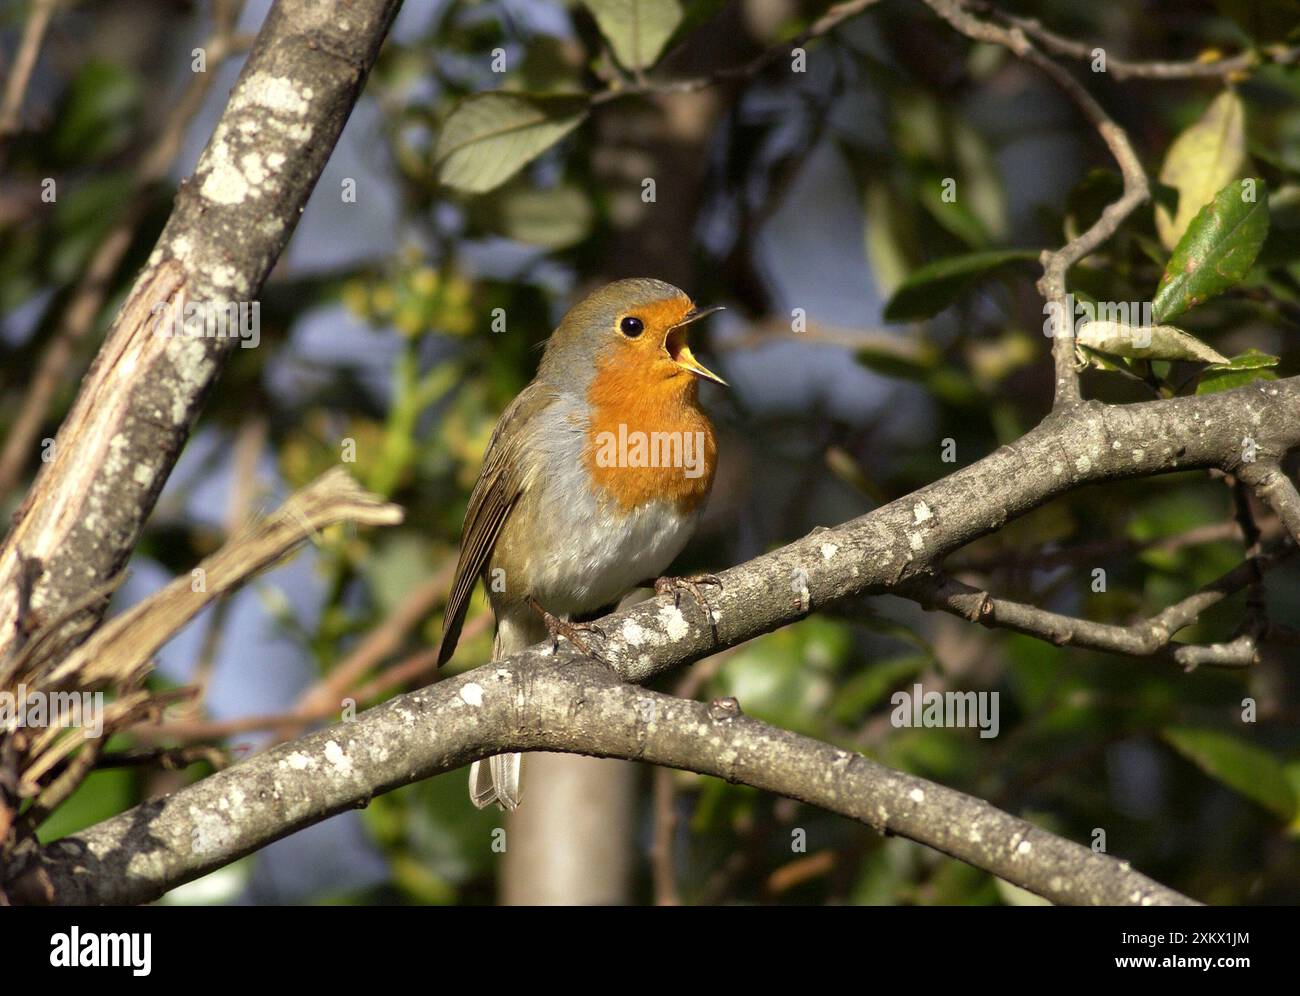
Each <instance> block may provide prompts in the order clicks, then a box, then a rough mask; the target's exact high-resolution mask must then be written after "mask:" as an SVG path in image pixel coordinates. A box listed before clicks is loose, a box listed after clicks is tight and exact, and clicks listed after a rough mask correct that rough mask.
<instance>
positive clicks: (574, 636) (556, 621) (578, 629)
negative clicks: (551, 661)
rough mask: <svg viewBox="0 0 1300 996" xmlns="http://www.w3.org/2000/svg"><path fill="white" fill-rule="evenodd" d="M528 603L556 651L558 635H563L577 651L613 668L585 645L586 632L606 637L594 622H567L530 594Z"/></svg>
mask: <svg viewBox="0 0 1300 996" xmlns="http://www.w3.org/2000/svg"><path fill="white" fill-rule="evenodd" d="M528 605H529V607H530V608H531V609H532V610H533V611H534V612H536V613H537V614H538V615H539V616H541V617H542V622H543V623H544V624H545V625H546V632H547V633H549V634H550V637H551V643H552V647H553V648H554V650H555V651H556V652H558V651H559V649H560V637H564V638H565V639H566V640H568V641H569V642H570V643H572V644H573V645H574V646H575V647H577V648H578V650H579V651H581V652H582V653H583V654H585V655H586V656H587V657H590V658H591V659H592V660H594V661H596V662H597V663H598V664H603V665H605V667H607V668H611V669H612V668H613V665H612V664H610V662H609V661H607V660H606V659H605V658H604V657H602V656H601V655H600V654H598V653H596V651H594V650H592V649H591V647H589V646H587V642H586V641H585V640H584V639H583V635H584V634H587V633H595V634H596V635H597V636H598V637H600V638H601V639H602V640H604V639H606V638H607V637H606V635H605V631H604V630H603V629H602V628H601V627H600V626H597V625H596V624H595V623H575V622H569V621H568V620H567V619H561V618H560V617H559V616H556V615H552V614H551V613H550V612H547V611H546V609H545V608H544V607H543V606H542V604H541V603H540V602H538V601H537V599H535V598H532V597H531V596H530V597H529V599H528Z"/></svg>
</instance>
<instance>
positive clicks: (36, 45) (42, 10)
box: [0, 0, 58, 163]
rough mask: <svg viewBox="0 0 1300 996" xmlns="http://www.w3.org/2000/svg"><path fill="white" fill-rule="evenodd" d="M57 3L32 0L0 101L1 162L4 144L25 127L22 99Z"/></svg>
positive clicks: (54, 1) (54, 0) (56, 1)
mask: <svg viewBox="0 0 1300 996" xmlns="http://www.w3.org/2000/svg"><path fill="white" fill-rule="evenodd" d="M57 6H58V0H32V5H31V10H30V11H29V12H28V14H27V22H26V24H25V25H24V26H23V37H22V41H20V42H19V43H18V55H17V56H16V57H15V58H14V66H13V69H11V70H10V72H9V78H8V79H7V80H6V81H5V90H4V99H3V101H0V163H2V162H3V153H4V148H5V145H6V144H7V142H8V139H9V137H10V136H11V135H13V134H14V133H15V132H17V131H18V130H19V129H20V128H21V127H22V111H23V98H24V97H25V96H26V94H27V84H28V83H30V82H31V79H32V70H33V69H35V68H36V57H37V56H38V55H39V54H40V51H41V42H42V41H44V39H45V29H46V28H48V27H49V26H50V18H51V17H53V16H54V8H55V7H57Z"/></svg>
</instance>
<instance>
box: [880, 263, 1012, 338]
mask: <svg viewBox="0 0 1300 996" xmlns="http://www.w3.org/2000/svg"><path fill="white" fill-rule="evenodd" d="M1037 258H1038V253H1037V252H1036V251H1034V250H1029V249H990V250H988V251H986V252H972V253H967V254H965V255H963V256H950V257H948V258H947V259H941V260H937V261H936V262H933V263H927V264H925V266H922V267H921V268H920V269H918V270H917V271H916V272H915V273H913V274H912V275H911V276H909V277H908V278H907V279H906V280H904V281H903V284H902V286H901V287H899V288H898V290H897V291H895V292H894V295H893V296H892V297H891V298H890V299H889V303H888V304H886V305H885V320H886V321H889V322H906V321H913V320H916V319H921V318H929V317H930V316H931V315H937V314H938V313H939V312H941V311H942V310H943V309H944V308H946V307H948V305H950V304H952V302H953V301H955V300H956V299H957V296H958V295H959V294H961V292H962V291H964V290H965V289H966V288H967V287H969V286H970V285H971V284H973V283H975V282H976V281H978V280H979V279H980V278H982V277H985V276H988V275H989V274H990V273H992V272H993V271H995V270H997V269H1000V268H1001V267H1003V266H1006V265H1007V264H1009V263H1017V262H1024V261H1026V260H1034V259H1037Z"/></svg>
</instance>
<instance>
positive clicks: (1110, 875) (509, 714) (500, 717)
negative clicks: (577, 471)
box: [17, 377, 1300, 903]
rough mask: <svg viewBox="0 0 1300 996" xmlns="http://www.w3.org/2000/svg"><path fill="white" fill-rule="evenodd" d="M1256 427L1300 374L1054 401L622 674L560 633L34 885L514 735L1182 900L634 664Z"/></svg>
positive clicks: (666, 600)
mask: <svg viewBox="0 0 1300 996" xmlns="http://www.w3.org/2000/svg"><path fill="white" fill-rule="evenodd" d="M1243 441H1247V442H1248V443H1250V444H1252V445H1253V448H1254V449H1255V451H1256V452H1257V453H1258V454H1259V455H1260V459H1261V460H1264V459H1267V460H1276V459H1278V458H1280V456H1281V455H1282V454H1283V453H1285V452H1286V451H1287V450H1289V449H1291V448H1292V447H1294V446H1295V445H1297V443H1300V378H1294V377H1293V378H1288V379H1285V380H1279V381H1272V382H1269V381H1263V382H1257V383H1255V384H1251V385H1248V386H1246V387H1242V388H1238V389H1237V390H1235V391H1228V392H1224V393H1221V394H1210V395H1204V396H1198V397H1191V398H1177V399H1170V400H1165V401H1158V402H1151V403H1148V404H1140V405H1129V406H1124V407H1112V406H1106V405H1102V404H1098V403H1088V404H1085V405H1082V406H1080V407H1078V408H1075V409H1071V410H1069V411H1067V412H1065V413H1058V414H1054V415H1051V416H1049V417H1048V418H1047V419H1045V420H1044V421H1043V422H1042V423H1041V424H1040V425H1039V426H1037V427H1036V428H1034V429H1033V430H1031V431H1030V432H1029V433H1027V434H1026V435H1025V436H1024V437H1022V438H1021V439H1020V440H1018V441H1016V442H1015V443H1014V444H1012V445H1009V446H1004V447H1001V448H1000V449H998V450H997V451H995V452H994V453H992V454H989V455H988V456H986V457H984V458H983V459H982V460H979V461H977V462H976V463H974V464H971V465H970V466H968V467H965V468H964V469H962V470H959V471H957V472H956V473H954V474H951V475H950V476H948V477H946V478H944V479H942V480H940V481H938V482H936V483H935V484H932V485H930V486H929V487H926V488H922V489H921V490H919V491H917V492H915V493H914V494H912V495H909V496H908V497H907V498H905V499H900V500H899V501H896V502H893V503H892V504H889V505H886V506H884V507H883V508H880V509H877V510H876V511H874V512H871V513H869V514H868V515H865V516H862V517H861V518H859V519H855V520H853V521H852V522H848V523H845V524H844V525H841V526H838V527H836V528H834V529H825V530H818V531H815V532H814V533H813V534H811V535H809V536H807V537H805V538H803V539H801V540H799V541H797V542H795V543H791V544H789V545H788V546H785V547H783V548H781V549H780V550H777V551H774V552H773V553H770V554H767V555H765V556H762V557H758V558H756V559H754V560H752V561H750V562H748V563H746V564H743V565H740V566H738V567H735V568H733V569H731V570H729V571H727V572H725V573H724V574H723V575H721V578H722V582H723V587H722V590H721V591H718V592H716V593H713V592H711V593H710V607H709V612H710V615H709V617H708V618H707V619H706V617H705V615H704V609H702V608H701V607H699V606H697V605H695V604H694V603H693V601H692V600H691V599H690V598H689V597H685V598H683V599H682V600H681V602H680V605H678V604H674V599H673V597H672V596H671V595H664V596H661V597H658V598H655V599H651V600H649V601H646V602H643V603H641V604H639V605H636V606H633V607H631V608H629V609H626V610H624V611H622V612H619V613H617V614H615V615H614V616H611V617H610V618H608V619H606V620H605V621H604V622H603V623H602V628H603V629H604V631H605V632H606V633H607V634H608V639H607V640H606V641H605V643H604V644H603V645H602V646H600V647H599V650H600V652H601V654H602V655H603V656H604V657H605V658H606V659H607V660H609V661H611V663H612V665H613V669H614V671H615V672H616V673H615V674H606V673H604V672H600V671H595V672H593V671H592V670H591V669H590V668H587V667H584V666H581V665H580V663H579V661H580V659H578V658H575V657H574V656H573V655H572V653H571V652H566V653H563V655H562V657H561V658H560V660H559V661H558V662H557V660H556V659H555V658H554V657H553V656H552V655H551V653H550V652H549V651H548V650H547V649H546V648H545V647H541V648H533V649H531V650H529V651H526V652H524V653H522V654H517V655H514V656H513V657H511V658H508V659H507V660H505V661H500V662H495V663H492V664H490V665H487V666H485V667H483V668H479V669H477V670H475V671H472V672H469V673H468V674H466V675H463V676H461V677H458V678H456V679H452V680H448V681H444V682H442V683H440V684H438V685H436V686H434V687H432V688H428V689H425V690H423V691H420V692H416V693H413V694H411V695H407V696H403V697H401V698H399V699H396V700H394V701H393V702H391V703H388V704H386V705H384V706H381V707H379V708H376V709H373V710H370V711H368V712H365V713H363V714H362V715H361V716H359V717H358V718H357V720H356V721H355V722H354V723H351V724H345V725H343V726H338V727H334V728H332V729H330V730H326V731H322V732H320V733H316V734H312V735H311V736H309V737H305V738H303V739H302V740H300V741H296V742H293V743H290V744H286V745H284V746H282V747H280V748H277V749H276V750H274V751H271V752H269V753H267V754H265V755H262V756H259V757H255V758H253V759H251V760H249V761H246V762H244V763H242V764H239V765H236V766H234V767H232V768H230V769H227V770H226V771H223V772H221V773H219V774H217V775H214V776H212V777H210V778H207V779H205V780H204V781H202V782H199V783H198V784H196V785H193V786H191V787H189V788H186V789H184V790H182V791H181V792H178V793H177V794H176V795H175V796H172V797H171V798H169V799H166V800H160V801H157V802H151V803H148V804H145V805H143V806H138V807H136V808H135V809H133V810H130V811H129V812H127V813H124V814H122V815H120V816H117V817H114V818H113V819H111V820H108V821H105V822H104V823H101V824H99V825H97V826H96V827H92V828H90V829H89V830H87V831H85V832H84V833H82V834H78V835H75V836H73V837H70V838H67V839H65V840H64V841H61V842H59V843H58V844H56V845H54V846H53V847H51V848H49V849H47V850H46V852H45V853H44V854H43V855H42V857H41V858H40V864H39V866H37V867H34V868H33V869H31V870H29V872H28V873H27V874H26V875H25V876H24V878H23V883H22V884H21V886H20V888H19V889H18V890H17V892H18V895H19V896H20V897H23V898H28V899H32V900H45V901H55V902H83V903H84V902H142V901H147V900H149V899H152V898H156V897H157V896H158V895H161V894H162V892H164V891H166V890H167V889H168V888H171V887H173V886H175V885H178V884H180V883H181V882H184V881H188V880H189V879H192V878H194V877H196V876H198V875H201V874H203V873H204V872H206V871H210V870H212V869H214V868H218V867H221V866H222V865H224V864H226V863H228V862H230V861H232V860H234V859H235V858H237V857H239V856H241V855H243V854H247V853H249V852H250V851H252V850H255V849H257V848H258V847H261V846H264V845H265V844H267V843H269V842H270V841H272V840H275V839H277V838H279V837H282V836H284V835H286V834H288V833H292V832H293V831H294V830H297V829H300V828H301V827H303V826H306V825H308V824H310V823H314V822H317V821H319V820H321V819H324V818H326V817H328V816H330V815H333V814H334V813H337V812H339V811H340V810H342V809H345V808H348V807H350V806H357V805H364V804H365V802H366V801H367V800H368V799H370V798H371V797H372V796H373V795H375V794H377V793H379V792H384V791H387V790H389V789H392V788H395V787H397V786H399V785H404V784H407V783H409V782H411V781H414V780H416V779H419V778H423V777H427V776H429V775H431V774H436V773H438V772H441V771H447V770H450V769H452V768H456V767H459V766H461V765H463V764H465V763H467V762H469V761H471V760H474V759H475V758H479V757H484V756H487V755H490V754H494V753H500V752H501V751H504V750H559V751H572V752H579V753H589V754H597V755H601V756H612V757H624V758H632V759H636V760H645V761H651V762H655V763H660V764H667V765H672V766H677V767H683V768H689V769H691V770H695V771H701V772H706V773H710V774H716V775H720V776H722V777H726V778H730V779H732V780H735V781H741V782H744V783H746V784H750V785H754V786H757V787H760V788H765V789H768V790H770V791H774V792H780V793H782V794H786V795H789V796H792V797H794V798H798V799H803V800H805V801H807V802H810V803H814V804H816V805H821V806H824V807H826V808H828V809H831V810H833V811H835V812H840V813H844V814H845V815H848V816H851V817H853V818H855V819H861V820H863V821H865V822H867V823H869V824H871V825H873V826H876V827H878V828H880V829H885V830H888V831H890V832H894V833H899V834H902V835H904V836H908V837H911V838H912V839H915V840H918V841H920V842H922V843H925V844H928V845H930V846H932V847H935V848H937V849H939V850H941V851H944V852H945V853H948V854H952V855H953V856H955V857H958V858H961V859H962V860H965V861H969V862H971V863H972V864H975V865H977V866H978V867H981V868H985V869H987V870H989V871H990V872H993V873H994V874H997V875H1000V876H1002V877H1004V878H1006V879H1007V880H1008V881H1011V882H1014V883H1015V884H1017V885H1021V886H1023V887H1024V888H1027V889H1029V890H1030V891H1033V892H1036V893H1038V894H1039V895H1043V896H1046V897H1048V898H1050V899H1053V900H1055V901H1058V902H1137V903H1150V902H1179V901H1185V900H1184V897H1181V896H1178V895H1177V894H1176V893H1173V892H1172V891H1171V890H1167V889H1164V888H1163V887H1161V886H1159V885H1157V884H1155V883H1153V882H1150V881H1149V880H1146V879H1144V878H1142V877H1141V876H1140V875H1137V873H1135V872H1133V871H1132V870H1131V869H1129V868H1128V867H1127V866H1125V865H1123V864H1121V863H1120V862H1117V861H1114V860H1113V859H1110V858H1107V857H1104V856H1099V855H1094V854H1092V852H1091V851H1089V850H1088V849H1086V848H1082V847H1079V846H1078V845H1075V844H1072V843H1070V842H1068V841H1064V840H1061V839H1059V838H1056V837H1053V836H1052V835H1050V834H1047V833H1045V832H1044V831H1041V830H1035V829H1033V828H1032V827H1030V826H1029V825H1028V824H1025V823H1023V822H1022V821H1019V820H1016V819H1014V818H1013V817H1011V816H1009V815H1007V814H1005V813H1001V812H1000V811H998V810H996V809H995V808H994V807H992V806H989V805H988V804H986V803H984V802H981V801H979V800H977V799H972V798H970V797H967V796H964V795H962V794H961V793H958V792H954V791H952V790H951V789H946V788H943V787H942V786H939V785H935V784H933V783H930V782H926V781H924V780H923V779H916V778H912V777H910V776H907V775H904V774H901V773H899V772H894V771H890V770H889V769H886V768H883V767H881V766H880V765H876V764H874V763H872V762H870V761H867V760H866V759H865V758H862V757H859V756H857V755H853V754H849V753H847V752H844V751H840V750H837V749H836V748H833V747H831V746H829V745H826V744H820V743H817V742H816V741H811V740H808V739H807V738H804V737H798V736H796V735H794V734H790V733H786V732H783V731H780V730H776V729H774V728H772V727H768V726H765V725H764V724H761V723H755V722H753V721H751V720H748V719H744V718H741V717H737V716H734V715H733V714H732V713H731V712H729V711H727V710H719V709H716V708H715V709H714V710H713V711H712V712H710V709H709V707H705V706H701V705H698V704H696V703H692V702H686V701H681V700H675V699H671V698H668V697H666V696H662V695H655V694H653V693H650V692H646V691H644V690H641V689H638V688H636V687H634V686H632V685H622V684H619V682H618V681H617V679H618V678H622V679H624V680H625V681H632V682H643V681H646V680H648V679H650V678H652V677H654V676H655V675H657V674H661V673H663V672H664V671H667V670H669V669H671V668H674V667H677V666H680V665H681V664H684V663H688V662H690V661H693V660H696V659H698V658H700V657H703V656H705V655H707V654H710V653H714V652H716V651H718V650H721V649H723V648H725V647H728V646H732V645H734V644H736V643H740V642H742V641H744V640H747V639H751V638H753V637H754V636H757V635H758V634H760V633H763V632H767V631H769V630H772V629H775V628H777V627H778V626H782V625H785V624H787V623H790V622H793V621H795V620H797V619H799V618H801V617H802V616H804V615H806V614H807V613H808V612H810V611H813V610H814V609H818V608H822V607H824V606H826V605H828V604H830V603H832V602H834V601H835V600H837V599H841V598H844V597H846V596H850V595H862V594H871V593H878V592H885V591H889V590H891V589H893V588H897V587H898V586H900V585H904V586H905V585H906V583H907V582H908V581H909V580H911V579H913V578H916V577H919V576H921V575H923V574H925V573H926V572H927V571H930V570H932V569H933V566H934V565H935V564H937V563H938V562H939V561H940V560H941V559H942V558H943V557H944V556H946V555H947V554H948V553H950V552H951V551H953V550H954V549H956V548H958V547H960V546H962V545H963V544H965V543H968V542H970V541H971V540H972V539H975V538H976V537H978V536H981V535H984V534H985V533H988V532H991V531H993V530H995V529H997V528H999V527H1000V526H1001V525H1003V524H1004V523H1005V522H1006V521H1007V520H1008V519H1010V518H1014V517H1016V516H1018V515H1021V514H1024V513H1025V512H1027V511H1029V510H1030V509H1032V508H1034V507H1035V506H1037V505H1039V504H1041V503H1042V502H1044V501H1046V500H1047V499H1049V498H1051V497H1053V496H1055V495H1059V494H1062V493H1064V492H1066V491H1068V490H1071V489H1073V488H1077V487H1079V486H1081V485H1084V484H1089V483H1093V482H1098V481H1105V480H1114V479H1118V478H1123V477H1131V476H1137V475H1143V474H1157V473H1165V472H1169V471H1173V470H1186V469H1191V468H1195V467H1219V468H1222V469H1224V470H1227V471H1236V470H1238V469H1239V468H1240V466H1241V459H1242V453H1243V451H1244V450H1243ZM1250 448H1251V446H1246V447H1245V448H1244V449H1245V450H1247V451H1248V450H1249V449H1250ZM1270 481H1272V478H1270ZM562 646H566V645H564V644H562ZM972 828H973V829H974V831H975V832H972ZM1026 845H1028V846H1027V847H1026Z"/></svg>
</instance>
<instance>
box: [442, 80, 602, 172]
mask: <svg viewBox="0 0 1300 996" xmlns="http://www.w3.org/2000/svg"><path fill="white" fill-rule="evenodd" d="M586 116H587V101H586V98H584V97H573V96H567V95H559V96H527V95H524V94H518V93H503V92H500V91H497V92H493V93H480V94H476V95H474V96H472V97H466V98H465V99H464V100H462V101H461V102H460V103H459V104H457V105H456V107H455V109H454V110H452V112H451V114H450V115H448V117H447V120H446V121H445V122H444V123H443V126H442V133H441V134H440V135H439V136H438V143H437V145H436V146H435V147H434V150H433V162H434V169H435V171H436V172H437V175H438V179H439V180H440V181H441V182H442V183H445V184H446V185H447V186H449V187H454V188H455V189H457V190H462V191H465V192H466V193H471V194H481V193H485V192H486V191H489V190H491V189H493V188H494V187H497V186H499V185H501V184H502V183H504V182H505V181H506V180H508V179H510V177H512V176H514V174H515V173H517V172H518V171H519V170H520V169H522V168H523V167H524V166H525V165H527V164H528V163H529V162H531V161H532V160H534V159H536V158H537V157H538V156H539V155H541V154H542V153H543V152H545V151H546V150H547V149H549V148H550V147H551V146H552V145H554V144H555V143H556V142H558V141H559V140H560V139H562V138H563V137H564V136H565V135H567V134H568V133H569V132H571V131H573V129H574V128H576V127H578V125H580V124H581V123H582V121H583V119H584V118H585V117H586Z"/></svg>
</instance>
